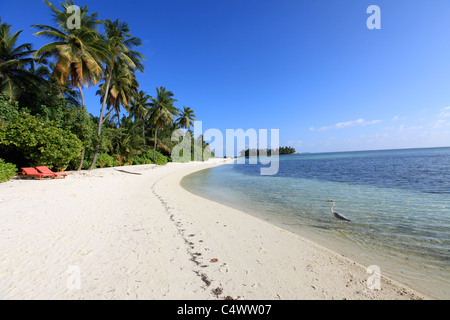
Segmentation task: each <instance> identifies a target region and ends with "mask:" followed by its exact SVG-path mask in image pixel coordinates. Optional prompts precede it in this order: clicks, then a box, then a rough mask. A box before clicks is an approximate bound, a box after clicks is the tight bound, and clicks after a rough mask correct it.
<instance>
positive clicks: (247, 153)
mask: <svg viewBox="0 0 450 320" xmlns="http://www.w3.org/2000/svg"><path fill="white" fill-rule="evenodd" d="M294 153H295V149H294V148H292V147H281V148H278V149H275V150H271V149H246V150H242V151H241V152H240V155H241V157H255V156H259V155H260V154H261V155H267V156H270V155H272V154H279V155H285V154H294Z"/></svg>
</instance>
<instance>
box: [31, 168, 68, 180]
mask: <svg viewBox="0 0 450 320" xmlns="http://www.w3.org/2000/svg"><path fill="white" fill-rule="evenodd" d="M36 169H37V170H38V171H39V172H40V173H43V174H48V175H54V177H55V178H57V179H58V178H64V179H65V178H66V177H67V173H64V172H53V171H52V170H50V169H49V168H47V167H45V166H41V167H36Z"/></svg>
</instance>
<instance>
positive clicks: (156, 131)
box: [153, 126, 158, 163]
mask: <svg viewBox="0 0 450 320" xmlns="http://www.w3.org/2000/svg"><path fill="white" fill-rule="evenodd" d="M157 137H158V126H156V128H155V143H154V144H153V163H155V158H156V139H157Z"/></svg>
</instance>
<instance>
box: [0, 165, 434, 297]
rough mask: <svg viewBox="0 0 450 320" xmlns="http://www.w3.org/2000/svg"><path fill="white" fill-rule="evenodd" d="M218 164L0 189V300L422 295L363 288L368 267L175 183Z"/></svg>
mask: <svg viewBox="0 0 450 320" xmlns="http://www.w3.org/2000/svg"><path fill="white" fill-rule="evenodd" d="M223 163H224V160H223V159H214V160H210V161H208V162H207V163H198V162H192V163H187V164H177V163H169V164H168V165H166V166H153V165H147V166H133V167H120V168H107V169H98V170H93V171H91V172H79V173H70V174H69V176H68V177H67V178H66V179H65V180H62V179H61V180H49V181H33V180H21V181H18V180H13V181H10V182H8V183H3V184H0V299H224V298H233V299H423V298H426V297H425V296H424V295H422V294H420V293H418V292H415V291H413V290H412V289H409V288H407V287H406V286H404V285H402V284H400V283H397V282H395V281H394V280H391V279H387V278H385V277H381V283H380V289H379V290H376V289H369V288H368V286H367V284H368V279H369V282H370V283H376V282H373V281H372V280H373V277H374V274H372V275H371V274H369V273H367V271H366V266H362V265H360V264H358V263H356V262H353V261H350V260H348V259H346V258H345V257H343V256H342V255H339V254H337V253H335V252H333V251H330V250H328V249H326V248H324V247H321V246H319V245H316V244H315V243H313V242H311V241H308V240H306V239H304V238H302V237H300V236H298V235H296V234H293V233H291V232H289V231H285V230H283V229H281V228H279V227H277V226H274V225H272V224H269V223H268V222H265V221H263V220H260V219H258V218H256V217H254V216H251V215H248V214H245V213H243V212H240V211H237V210H235V209H232V208H229V207H227V206H224V205H221V204H218V203H215V202H212V201H209V200H206V199H204V198H200V197H198V196H195V195H193V194H191V193H189V192H188V191H186V190H184V189H183V188H182V187H181V186H180V180H181V179H182V178H183V177H184V176H185V175H187V174H189V173H192V172H194V171H197V170H201V169H204V168H207V167H211V166H214V165H220V164H223ZM119 170H122V171H119ZM123 171H127V172H133V173H139V175H136V174H129V173H127V172H123ZM255 187H257V186H255ZM371 276H372V278H370V277H371ZM371 279H372V280H371Z"/></svg>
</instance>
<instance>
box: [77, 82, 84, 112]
mask: <svg viewBox="0 0 450 320" xmlns="http://www.w3.org/2000/svg"><path fill="white" fill-rule="evenodd" d="M78 90H80V96H81V105H82V106H83V107H86V105H85V103H84V94H83V90H82V88H81V84H79V85H78Z"/></svg>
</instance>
